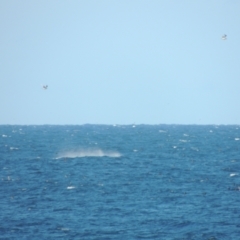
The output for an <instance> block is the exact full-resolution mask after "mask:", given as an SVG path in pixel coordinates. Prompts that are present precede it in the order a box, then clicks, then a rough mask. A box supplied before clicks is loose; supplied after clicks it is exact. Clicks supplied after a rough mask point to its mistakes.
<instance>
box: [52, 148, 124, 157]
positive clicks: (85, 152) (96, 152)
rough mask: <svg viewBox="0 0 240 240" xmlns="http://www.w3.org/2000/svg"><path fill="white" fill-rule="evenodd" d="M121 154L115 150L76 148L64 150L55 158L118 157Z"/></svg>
mask: <svg viewBox="0 0 240 240" xmlns="http://www.w3.org/2000/svg"><path fill="white" fill-rule="evenodd" d="M121 156H122V155H121V154H120V153H119V152H117V151H107V150H102V149H100V148H90V149H77V150H70V151H64V152H61V153H59V154H58V156H57V157H56V159H61V158H83V157H111V158H118V157H121Z"/></svg>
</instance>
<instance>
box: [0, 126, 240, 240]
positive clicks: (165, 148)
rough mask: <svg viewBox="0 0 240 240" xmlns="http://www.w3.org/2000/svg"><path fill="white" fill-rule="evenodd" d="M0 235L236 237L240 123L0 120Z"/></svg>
mask: <svg viewBox="0 0 240 240" xmlns="http://www.w3.org/2000/svg"><path fill="white" fill-rule="evenodd" d="M0 164H1V168H0V169H1V172H0V184H1V185H0V203H1V205H0V206H1V207H0V239H103V240H106V239H179V240H180V239H194V240H195V239H207V240H213V239H228V240H229V239H240V126H237V125H236V126H233V125H232V126H223V125H219V126H215V125H209V126H197V125H136V126H135V125H114V126H112V125H80V126H51V125H44V126H17V125H16V126H13V125H4V126H3V125H2V126H0Z"/></svg>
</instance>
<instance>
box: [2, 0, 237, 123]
mask: <svg viewBox="0 0 240 240" xmlns="http://www.w3.org/2000/svg"><path fill="white" fill-rule="evenodd" d="M223 34H227V40H222V39H221V37H222V35H223ZM43 85H48V89H47V90H44V89H43V87H42V86H43ZM0 124H27V125H28V124H240V1H239V0H195V1H191V0H181V1H178V0H131V1H129V0H71V1H65V0H51V1H49V0H41V1H37V0H24V1H16V0H1V1H0Z"/></svg>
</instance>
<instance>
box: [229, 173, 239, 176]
mask: <svg viewBox="0 0 240 240" xmlns="http://www.w3.org/2000/svg"><path fill="white" fill-rule="evenodd" d="M236 175H238V173H231V174H230V177H234V176H236Z"/></svg>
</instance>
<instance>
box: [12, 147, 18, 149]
mask: <svg viewBox="0 0 240 240" xmlns="http://www.w3.org/2000/svg"><path fill="white" fill-rule="evenodd" d="M10 150H18V148H16V147H10Z"/></svg>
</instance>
